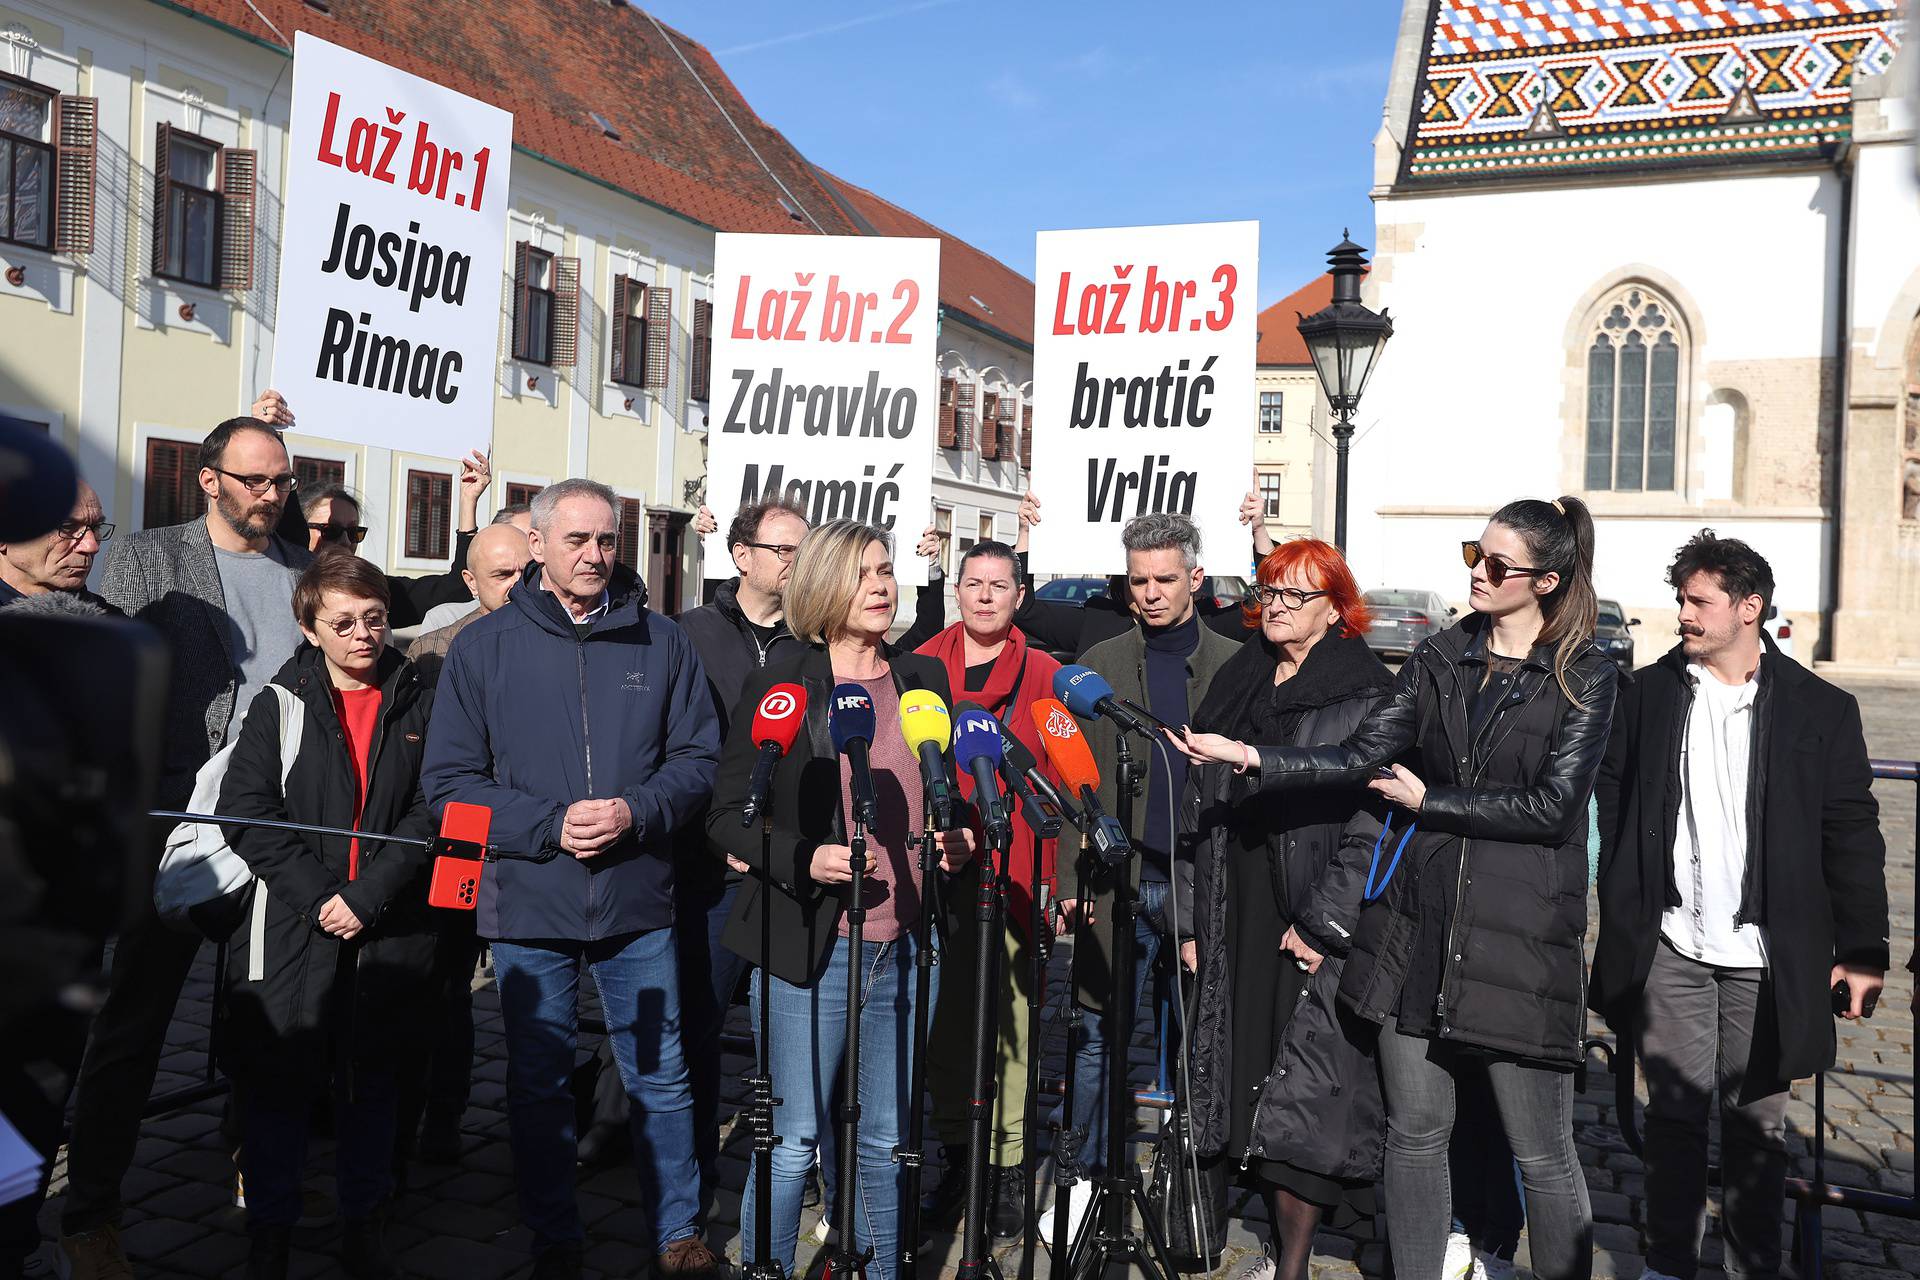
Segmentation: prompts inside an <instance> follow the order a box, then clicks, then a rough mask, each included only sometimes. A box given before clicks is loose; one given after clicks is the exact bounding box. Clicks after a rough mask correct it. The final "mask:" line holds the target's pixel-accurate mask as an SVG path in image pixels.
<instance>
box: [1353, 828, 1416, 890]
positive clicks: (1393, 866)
mask: <svg viewBox="0 0 1920 1280" xmlns="http://www.w3.org/2000/svg"><path fill="white" fill-rule="evenodd" d="M1419 826H1420V824H1419V823H1417V822H1410V823H1408V824H1407V829H1406V831H1405V833H1404V834H1402V835H1401V837H1400V843H1399V844H1397V845H1395V846H1394V849H1393V861H1392V862H1389V863H1388V864H1387V874H1386V875H1385V876H1382V877H1381V879H1380V883H1379V884H1378V885H1376V884H1374V882H1373V877H1374V876H1375V874H1376V873H1378V872H1379V870H1380V847H1381V846H1382V845H1383V844H1385V843H1386V839H1387V837H1388V836H1390V835H1392V834H1393V819H1392V817H1391V816H1389V817H1388V819H1387V821H1386V822H1384V823H1382V824H1381V826H1380V834H1379V835H1377V836H1375V837H1374V838H1373V864H1372V865H1371V866H1369V867H1368V868H1367V887H1366V889H1365V890H1364V891H1363V892H1362V894H1361V897H1360V901H1361V902H1363V903H1366V902H1372V901H1373V900H1374V899H1376V898H1378V897H1379V896H1380V895H1381V894H1383V893H1385V892H1386V891H1387V885H1388V884H1389V883H1391V882H1392V880H1393V873H1394V872H1395V871H1397V870H1399V869H1400V855H1401V854H1403V853H1405V852H1406V851H1407V841H1409V840H1411V839H1413V833H1414V832H1415V831H1416V830H1418V829H1419Z"/></svg>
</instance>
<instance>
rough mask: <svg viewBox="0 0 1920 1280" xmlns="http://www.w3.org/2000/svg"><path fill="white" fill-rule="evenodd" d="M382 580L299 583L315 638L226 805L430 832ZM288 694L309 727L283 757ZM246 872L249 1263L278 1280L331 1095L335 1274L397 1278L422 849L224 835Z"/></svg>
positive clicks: (425, 927) (346, 824) (417, 1023)
mask: <svg viewBox="0 0 1920 1280" xmlns="http://www.w3.org/2000/svg"><path fill="white" fill-rule="evenodd" d="M388 604H389V596H388V594H387V584H386V577H385V575H383V574H382V573H381V572H380V570H379V569H377V568H376V567H374V566H373V565H371V564H369V563H368V562H367V561H365V560H362V559H359V558H358V557H356V556H353V555H349V554H346V553H344V552H340V551H329V552H325V553H323V554H321V556H320V557H319V558H318V559H316V560H315V561H314V562H313V564H312V566H311V567H309V568H308V569H307V571H306V573H304V574H303V575H302V576H301V578H300V581H299V583H298V584H297V585H296V586H295V588H294V593H293V611H294V617H295V619H296V620H297V621H298V622H299V624H300V630H301V633H302V634H303V635H304V636H305V637H306V641H305V643H303V644H302V645H301V646H300V647H299V648H298V649H297V650H295V652H294V655H293V657H291V658H290V659H288V660H287V663H286V665H285V666H284V667H282V668H281V669H280V672H279V674H277V675H276V676H274V678H273V680H272V682H271V687H268V688H265V689H262V690H261V691H260V692H259V694H258V695H257V696H256V697H255V698H254V700H253V705H252V706H250V707H249V708H248V709H247V712H246V719H245V721H244V722H243V723H242V725H241V727H240V733H239V737H238V739H237V741H236V744H235V747H234V750H233V755H232V757H231V761H230V763H229V765H228V768H227V776H226V781H225V783H224V785H223V786H222V788H221V792H220V810H219V811H220V813H221V814H222V815H223V816H228V817H234V818H268V819H274V820H278V821H283V822H299V823H312V824H315V825H319V826H330V827H341V828H349V829H354V830H367V831H378V832H383V833H389V834H393V835H401V836H410V837H414V838H418V839H427V838H430V837H431V836H432V835H433V819H432V815H431V813H430V812H429V811H428V808H427V803H426V799H425V797H424V796H422V794H421V792H420V756H421V751H422V749H423V747H424V745H425V738H426V730H427V720H428V716H429V713H430V711H431V708H432V703H433V695H432V692H431V691H430V690H428V689H427V688H425V687H424V686H423V685H422V684H421V682H420V680H419V679H418V677H417V675H416V673H415V671H414V668H413V664H411V663H410V662H408V661H407V660H406V659H405V658H404V657H402V656H401V655H400V654H399V653H397V652H396V651H394V650H393V649H391V648H389V647H388V645H387V633H388V626H389V617H388ZM283 694H288V695H291V702H290V705H291V707H292V708H293V710H294V711H295V713H296V714H298V715H299V716H300V717H301V718H302V719H301V724H300V729H299V734H300V736H299V744H298V749H297V753H296V754H295V755H294V757H293V759H292V761H291V762H290V764H289V766H288V767H287V768H286V769H285V771H284V772H285V777H286V781H285V784H284V785H283V784H282V782H281V777H282V772H283V769H282V761H281V744H282V741H283V740H284V739H286V737H287V727H286V726H283V724H282V701H283V696H282V695H283ZM225 830H226V836H227V841H228V843H229V845H231V847H232V848H233V850H234V851H235V852H236V853H238V854H239V855H240V856H241V858H243V859H245V860H246V862H247V865H248V866H249V867H251V868H252V869H253V872H254V875H255V876H256V877H257V878H256V879H255V881H254V882H253V885H252V886H251V889H250V892H249V895H248V898H249V900H248V902H247V904H246V912H245V915H244V916H243V917H242V919H243V923H242V924H241V926H240V928H239V930H238V931H237V932H236V933H235V934H234V939H233V943H232V945H231V948H230V950H229V952H228V982H229V987H228V994H227V999H226V1002H225V1004H224V1005H223V1007H222V1010H221V1018H222V1035H221V1037H220V1043H221V1057H222V1060H223V1065H224V1066H225V1068H226V1070H227V1072H228V1074H229V1075H231V1076H232V1077H233V1080H234V1085H235V1093H236V1097H237V1101H238V1104H239V1107H240V1111H241V1115H242V1119H243V1121H244V1131H245V1134H246V1137H245V1139H244V1141H243V1143H242V1149H241V1156H240V1167H241V1172H242V1175H243V1176H244V1178H245V1184H244V1185H245V1191H246V1198H247V1225H248V1230H249V1232H250V1233H251V1235H252V1237H253V1240H252V1250H251V1253H250V1255H249V1259H248V1269H247V1274H248V1276H249V1277H253V1278H257V1280H269V1278H274V1280H277V1278H278V1277H283V1276H285V1275H286V1274H287V1267H288V1250H289V1245H290V1238H291V1235H292V1231H293V1226H294V1223H295V1222H296V1221H297V1220H298V1219H299V1217H300V1213H301V1208H300V1202H301V1190H300V1175H301V1168H302V1165H303V1164H304V1163H305V1159H306V1149H307V1132H308V1126H309V1117H310V1116H311V1114H312V1111H313V1104H314V1100H315V1098H316V1096H317V1095H319V1094H320V1093H321V1092H322V1091H323V1090H326V1089H328V1088H329V1087H331V1089H332V1091H333V1094H334V1129H335V1137H336V1141H337V1148H336V1152H335V1162H336V1167H337V1170H338V1175H337V1191H336V1196H337V1199H338V1201H339V1205H340V1219H341V1232H342V1240H341V1254H340V1262H341V1266H342V1268H343V1269H344V1270H345V1272H346V1273H347V1274H348V1275H350V1276H355V1277H386V1276H392V1275H396V1274H398V1270H397V1268H396V1267H395V1264H394V1262H393V1259H392V1257H391V1256H390V1255H389V1254H388V1252H387V1249H386V1245H385V1241H384V1239H383V1235H382V1232H383V1226H384V1217H385V1210H386V1205H387V1201H388V1199H389V1197H390V1196H391V1195H392V1192H393V1141H394V1099H395V1074H396V1069H397V1067H398V1065H399V1064H400V1063H402V1062H404V1061H406V1057H405V1055H406V1054H407V1053H408V1052H409V1051H410V1050H412V1049H414V1048H416V1046H415V1043H414V1041H415V1038H416V1037H417V1036H418V1034H419V1033H420V1030H421V1028H422V1026H423V1025H424V1024H425V1023H426V1022H427V1021H428V1020H427V1019H426V1018H425V1017H423V1016H422V1011H423V1010H425V1009H426V1008H428V1007H429V1006H430V1003H431V1000H430V993H429V991H428V986H427V983H428V978H429V975H430V973H431V971H432V966H433V950H434V940H433V933H432V923H431V920H430V915H431V909H430V908H429V907H428V906H427V855H426V851H425V849H424V848H420V847H416V846H412V845H405V844H395V843H389V842H385V841H373V840H365V841H363V840H359V839H356V838H350V837H346V836H323V835H317V834H310V833H302V832H293V831H280V830H273V829H266V828H259V827H228V828H226V829H225Z"/></svg>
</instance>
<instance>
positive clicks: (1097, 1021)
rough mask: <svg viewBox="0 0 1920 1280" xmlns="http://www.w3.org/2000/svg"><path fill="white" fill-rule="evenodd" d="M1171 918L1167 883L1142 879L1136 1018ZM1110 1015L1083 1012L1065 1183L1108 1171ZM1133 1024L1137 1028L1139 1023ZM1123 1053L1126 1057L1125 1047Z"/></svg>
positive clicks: (1065, 1143) (1062, 1159) (1063, 1152)
mask: <svg viewBox="0 0 1920 1280" xmlns="http://www.w3.org/2000/svg"><path fill="white" fill-rule="evenodd" d="M1109 910H1111V908H1109ZM1097 914H1098V913H1097V912H1096V915H1097ZM1168 919H1169V914H1168V911H1167V882H1166V881H1164V880H1142V881H1141V882H1140V912H1139V914H1138V915H1137V916H1135V917H1134V921H1133V938H1134V966H1133V1008H1134V1010H1135V1013H1136V1014H1137V1013H1138V1011H1139V1009H1140V997H1141V995H1142V994H1143V993H1144V992H1145V991H1146V988H1147V979H1148V977H1149V976H1151V975H1152V974H1153V972H1154V965H1155V963H1156V962H1157V961H1158V960H1159V958H1160V943H1161V938H1162V935H1163V934H1166V933H1171V932H1172V930H1171V929H1170V928H1169V927H1168V924H1167V921H1168ZM1111 1016H1112V1011H1111V1010H1109V1011H1107V1012H1104V1013H1092V1012H1088V1011H1086V1010H1082V1011H1081V1013H1080V1035H1079V1037H1078V1038H1077V1039H1076V1040H1075V1042H1074V1051H1073V1123H1072V1124H1071V1125H1070V1126H1069V1127H1068V1129H1067V1132H1066V1133H1065V1134H1064V1135H1062V1137H1061V1141H1060V1155H1059V1159H1058V1161H1057V1163H1058V1165H1059V1169H1060V1179H1061V1181H1063V1182H1067V1181H1077V1180H1078V1179H1080V1178H1085V1177H1091V1176H1093V1175H1094V1174H1097V1173H1100V1172H1102V1171H1103V1170H1104V1169H1105V1168H1106V1167H1107V1019H1108V1018H1110V1017H1111ZM1148 1016H1149V1017H1151V1016H1152V1015H1151V1014H1149V1015H1148ZM1134 1025H1135V1026H1138V1025H1139V1022H1138V1020H1137V1019H1136V1021H1135V1024H1134ZM1121 1052H1122V1053H1124V1052H1126V1048H1125V1047H1124V1046H1123V1047H1122V1049H1121Z"/></svg>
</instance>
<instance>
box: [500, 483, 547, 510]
mask: <svg viewBox="0 0 1920 1280" xmlns="http://www.w3.org/2000/svg"><path fill="white" fill-rule="evenodd" d="M546 487H547V486H545V485H543V484H509V485H508V486H507V505H508V506H510V507H523V506H525V505H527V504H528V503H530V502H532V501H533V498H534V495H535V494H537V493H539V492H540V491H541V490H542V489H544V488H546Z"/></svg>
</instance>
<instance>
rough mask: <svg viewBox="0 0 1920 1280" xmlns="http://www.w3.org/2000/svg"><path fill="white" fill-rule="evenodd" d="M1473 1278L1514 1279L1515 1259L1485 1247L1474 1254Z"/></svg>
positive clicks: (1485, 1279) (1478, 1279)
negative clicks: (1492, 1251) (1502, 1255)
mask: <svg viewBox="0 0 1920 1280" xmlns="http://www.w3.org/2000/svg"><path fill="white" fill-rule="evenodd" d="M1473 1280H1513V1259H1512V1258H1503V1257H1501V1256H1500V1255H1499V1254H1497V1253H1491V1252H1489V1251H1488V1250H1485V1249H1476V1250H1475V1251H1474V1254H1473Z"/></svg>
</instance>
